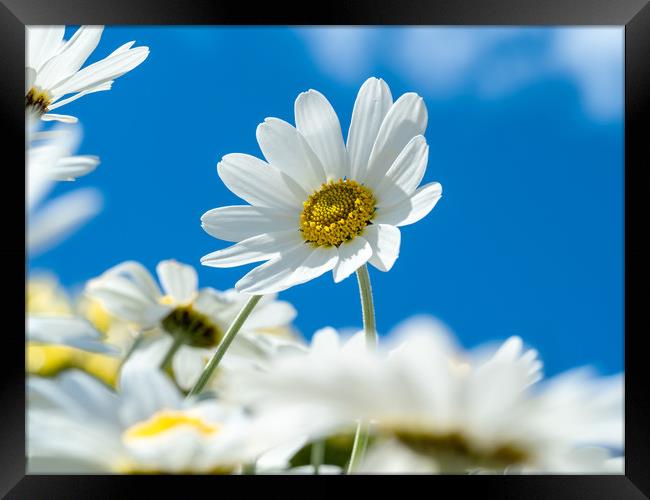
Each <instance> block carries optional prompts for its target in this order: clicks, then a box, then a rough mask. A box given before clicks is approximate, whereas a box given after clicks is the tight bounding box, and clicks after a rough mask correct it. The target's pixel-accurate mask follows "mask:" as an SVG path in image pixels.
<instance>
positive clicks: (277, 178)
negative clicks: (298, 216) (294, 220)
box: [217, 153, 307, 212]
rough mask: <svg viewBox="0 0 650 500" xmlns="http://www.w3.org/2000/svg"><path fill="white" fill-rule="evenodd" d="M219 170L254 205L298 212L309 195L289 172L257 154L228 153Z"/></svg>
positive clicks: (220, 175) (230, 185) (228, 182)
mask: <svg viewBox="0 0 650 500" xmlns="http://www.w3.org/2000/svg"><path fill="white" fill-rule="evenodd" d="M217 171H218V173H219V177H220V178H221V180H222V181H223V182H224V183H225V184H226V186H228V189H230V190H231V191H232V192H233V193H235V194H236V195H237V196H239V197H240V198H241V199H242V200H244V201H247V202H248V203H250V204H251V205H256V206H260V207H274V208H280V209H284V210H289V211H291V212H295V211H297V210H300V209H302V202H303V201H304V200H305V199H306V198H307V193H306V192H305V190H304V189H302V188H301V187H300V186H299V185H298V184H297V183H296V182H295V181H294V180H293V179H291V178H290V177H289V176H288V175H286V174H284V173H282V172H280V171H279V170H278V169H277V168H275V167H274V166H273V165H269V164H267V163H265V162H263V161H262V160H260V159H259V158H255V157H254V156H250V155H246V154H240V153H234V154H229V155H226V156H224V157H223V159H222V160H221V162H220V163H219V165H218V166H217Z"/></svg>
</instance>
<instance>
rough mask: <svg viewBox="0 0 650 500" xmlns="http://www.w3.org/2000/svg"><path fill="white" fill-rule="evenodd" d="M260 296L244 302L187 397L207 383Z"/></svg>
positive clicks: (200, 389)
mask: <svg viewBox="0 0 650 500" xmlns="http://www.w3.org/2000/svg"><path fill="white" fill-rule="evenodd" d="M261 298H262V296H261V295H253V296H252V297H251V298H250V299H248V302H246V304H245V305H244V307H242V309H241V311H239V314H238V315H237V317H236V318H235V320H234V321H233V322H232V323H231V325H230V327H229V328H228V331H227V332H226V334H225V335H224V337H223V340H222V341H221V343H220V344H219V346H218V347H217V350H216V351H215V353H214V355H213V356H212V358H210V361H208V364H207V365H206V366H205V368H204V369H203V373H201V376H200V377H199V379H198V380H197V381H196V384H194V387H192V390H191V391H190V392H189V394H188V397H189V396H195V395H196V394H198V393H199V392H201V391H202V390H203V388H204V387H205V385H206V384H207V383H208V380H210V377H211V376H212V374H213V373H214V371H215V370H216V368H217V366H218V365H219V362H220V361H221V358H223V356H224V354H226V351H227V350H228V347H230V344H231V343H232V341H233V340H234V339H235V337H236V336H237V333H238V332H239V330H240V329H241V327H242V326H243V324H244V322H245V321H246V319H247V318H248V316H249V315H250V313H251V312H253V309H255V306H256V305H257V303H258V302H259V301H260V299H261Z"/></svg>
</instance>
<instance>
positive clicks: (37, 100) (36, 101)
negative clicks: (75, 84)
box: [25, 87, 52, 115]
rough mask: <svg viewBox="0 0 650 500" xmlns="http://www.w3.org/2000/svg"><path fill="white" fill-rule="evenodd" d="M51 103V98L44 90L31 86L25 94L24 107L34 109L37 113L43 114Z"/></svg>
mask: <svg viewBox="0 0 650 500" xmlns="http://www.w3.org/2000/svg"><path fill="white" fill-rule="evenodd" d="M50 104H52V98H51V97H50V94H48V93H47V91H46V90H42V89H38V88H36V87H32V88H31V89H29V92H27V95H26V96H25V107H26V108H32V109H34V110H35V111H36V112H37V113H38V114H40V115H44V114H45V113H46V112H47V108H48V107H49V106H50Z"/></svg>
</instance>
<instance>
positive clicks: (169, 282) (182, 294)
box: [156, 260, 199, 304]
mask: <svg viewBox="0 0 650 500" xmlns="http://www.w3.org/2000/svg"><path fill="white" fill-rule="evenodd" d="M156 272H157V273H158V278H159V279H160V284H161V285H162V287H163V290H164V291H165V293H166V294H167V295H169V296H171V298H172V299H173V300H174V301H175V302H177V303H181V304H187V303H189V302H190V301H191V300H192V299H193V297H194V293H195V292H196V290H197V289H198V287H199V277H198V276H197V274H196V270H195V269H194V268H193V267H192V266H188V265H186V264H181V263H180V262H177V261H175V260H163V261H162V262H160V263H159V264H158V266H156Z"/></svg>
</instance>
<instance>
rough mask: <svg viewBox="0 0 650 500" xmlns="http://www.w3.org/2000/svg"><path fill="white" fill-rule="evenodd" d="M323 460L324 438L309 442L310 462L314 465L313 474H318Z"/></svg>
mask: <svg viewBox="0 0 650 500" xmlns="http://www.w3.org/2000/svg"><path fill="white" fill-rule="evenodd" d="M323 460H325V438H323V439H318V440H317V441H314V442H313V443H312V444H311V464H312V466H313V467H314V474H319V472H320V470H319V469H320V466H321V465H323Z"/></svg>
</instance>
